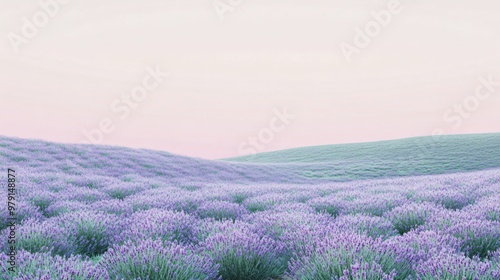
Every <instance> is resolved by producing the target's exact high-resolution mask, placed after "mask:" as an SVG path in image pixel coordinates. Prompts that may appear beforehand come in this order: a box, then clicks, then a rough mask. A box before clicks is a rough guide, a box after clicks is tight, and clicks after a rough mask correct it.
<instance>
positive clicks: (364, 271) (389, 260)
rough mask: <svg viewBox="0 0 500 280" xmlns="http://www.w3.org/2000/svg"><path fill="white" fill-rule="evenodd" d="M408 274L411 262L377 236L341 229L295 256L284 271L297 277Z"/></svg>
mask: <svg viewBox="0 0 500 280" xmlns="http://www.w3.org/2000/svg"><path fill="white" fill-rule="evenodd" d="M411 274H412V268H411V264H410V263H408V262H406V261H405V260H402V259H399V258H398V256H397V254H396V252H395V251H394V250H392V248H390V247H386V246H383V244H382V243H381V240H380V239H372V238H370V237H367V236H363V235H357V234H352V233H341V232H338V233H335V234H333V235H331V236H330V237H329V238H324V239H321V240H317V241H316V242H315V244H314V246H311V247H309V248H308V249H307V250H306V251H305V252H304V253H303V254H301V255H297V256H295V257H294V258H293V259H292V260H291V261H290V264H289V271H288V276H290V277H291V278H292V279H301V280H330V279H358V278H357V277H364V278H361V279H406V278H407V277H408V276H409V275H411Z"/></svg>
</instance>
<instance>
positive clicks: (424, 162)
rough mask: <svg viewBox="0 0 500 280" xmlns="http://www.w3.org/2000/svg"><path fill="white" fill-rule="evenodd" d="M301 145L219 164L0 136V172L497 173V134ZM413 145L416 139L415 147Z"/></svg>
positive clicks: (334, 177) (257, 178)
mask: <svg viewBox="0 0 500 280" xmlns="http://www.w3.org/2000/svg"><path fill="white" fill-rule="evenodd" d="M430 139H431V138H429V137H422V138H420V139H416V138H410V139H402V140H391V141H380V142H373V143H359V144H358V143H356V144H343V145H328V146H316V147H303V148H296V149H290V150H283V151H276V152H269V153H261V154H257V155H254V156H246V157H237V158H230V159H224V160H204V159H198V158H190V157H185V156H179V155H174V154H170V153H167V152H162V151H152V150H145V149H131V148H123V147H112V146H99V145H95V146H91V145H80V144H57V143H51V142H46V141H41V140H31V139H21V138H14V137H2V136H0V162H1V163H2V167H3V168H10V167H16V168H21V169H23V170H25V172H35V173H50V174H53V173H64V174H71V175H75V176H78V175H84V174H85V175H88V174H93V175H96V176H112V177H122V178H123V177H127V176H131V174H134V176H142V177H148V178H158V179H161V181H164V182H165V181H172V182H174V181H175V182H178V181H182V182H187V181H189V182H197V181H199V182H232V183H244V184H251V183H252V182H259V183H262V182H269V183H301V184H304V183H321V182H338V181H352V180H363V179H374V178H389V177H397V176H412V175H431V174H443V173H456V172H468V171H476V170H484V169H493V168H500V133H494V134H473V135H452V136H443V137H442V138H441V141H440V142H439V143H437V144H435V145H434V146H429V145H427V147H428V148H425V149H422V148H421V146H422V145H421V144H419V143H423V142H427V143H431V141H432V140H430ZM415 140H421V141H415Z"/></svg>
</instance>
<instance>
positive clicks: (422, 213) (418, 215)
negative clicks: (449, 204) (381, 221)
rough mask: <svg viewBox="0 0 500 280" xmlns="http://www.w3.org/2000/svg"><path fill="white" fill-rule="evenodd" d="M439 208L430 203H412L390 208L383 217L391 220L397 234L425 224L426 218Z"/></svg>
mask: <svg viewBox="0 0 500 280" xmlns="http://www.w3.org/2000/svg"><path fill="white" fill-rule="evenodd" d="M439 210H440V208H438V207H437V206H436V205H434V204H431V203H412V204H406V205H403V206H399V207H396V208H394V209H392V210H391V211H390V212H388V213H386V214H385V217H387V218H388V219H389V220H390V221H391V222H392V224H393V225H394V227H395V228H396V230H397V231H398V232H399V234H404V233H407V232H409V231H410V230H412V229H416V228H417V227H419V226H422V225H423V224H425V222H426V221H427V218H428V217H429V216H430V215H433V214H434V213H436V212H437V211H439Z"/></svg>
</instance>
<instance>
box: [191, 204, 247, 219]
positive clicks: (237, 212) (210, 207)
mask: <svg viewBox="0 0 500 280" xmlns="http://www.w3.org/2000/svg"><path fill="white" fill-rule="evenodd" d="M248 213H249V211H248V210H247V209H246V208H245V207H243V206H241V205H239V204H237V203H231V202H227V201H207V202H204V203H202V204H201V205H200V206H199V207H198V209H197V211H196V214H197V215H198V216H199V217H200V218H202V219H204V218H214V219H216V220H223V219H229V220H236V219H239V218H241V217H242V216H243V215H245V214H248Z"/></svg>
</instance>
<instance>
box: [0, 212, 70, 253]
mask: <svg viewBox="0 0 500 280" xmlns="http://www.w3.org/2000/svg"><path fill="white" fill-rule="evenodd" d="M4 235H7V234H6V233H5V234H4ZM70 239H71V233H70V231H68V230H66V229H64V228H62V227H60V226H59V225H58V223H57V222H56V221H55V220H46V221H42V222H40V221H39V220H36V219H30V220H27V221H25V222H24V223H23V224H22V225H21V226H20V227H19V228H18V232H17V238H16V243H15V245H16V247H17V249H18V250H25V251H27V252H30V253H37V252H50V253H51V254H53V255H60V256H70V255H72V254H75V253H76V252H77V247H76V244H75V243H73V242H71V241H70ZM0 244H2V251H3V252H6V253H7V252H8V248H9V247H10V245H11V244H9V243H7V242H6V241H4V239H2V241H1V242H0Z"/></svg>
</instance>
